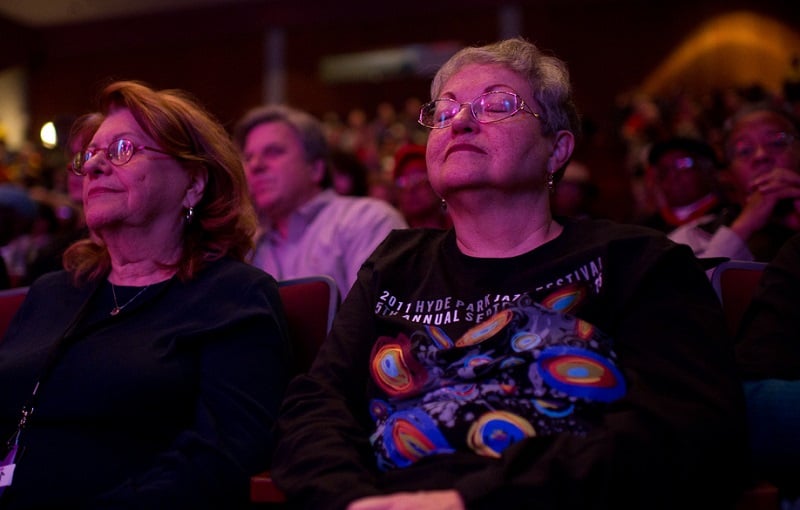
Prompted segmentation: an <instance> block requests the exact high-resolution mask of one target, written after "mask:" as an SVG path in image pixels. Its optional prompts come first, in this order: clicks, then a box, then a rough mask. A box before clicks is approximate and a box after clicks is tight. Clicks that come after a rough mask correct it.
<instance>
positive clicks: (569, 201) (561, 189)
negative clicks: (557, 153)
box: [550, 161, 598, 218]
mask: <svg viewBox="0 0 800 510" xmlns="http://www.w3.org/2000/svg"><path fill="white" fill-rule="evenodd" d="M597 193H598V189H597V185H596V184H595V183H594V181H593V180H592V174H591V173H590V172H589V167H588V166H586V165H585V164H583V163H581V162H579V161H570V162H569V164H568V165H567V168H566V169H565V170H564V176H563V177H561V180H560V181H558V183H556V185H555V190H553V196H551V197H550V207H551V209H552V211H553V215H554V216H568V217H572V218H591V217H592V216H594V212H593V208H592V207H593V204H594V201H595V200H596V199H597Z"/></svg>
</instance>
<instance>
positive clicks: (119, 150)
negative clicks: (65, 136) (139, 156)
mask: <svg viewBox="0 0 800 510" xmlns="http://www.w3.org/2000/svg"><path fill="white" fill-rule="evenodd" d="M138 151H153V152H158V153H161V154H166V155H168V156H172V154H170V153H169V152H167V151H164V150H161V149H157V148H155V147H148V146H147V145H139V146H136V145H134V143H133V141H131V140H128V139H127V138H119V139H117V140H114V141H113V142H111V143H110V144H108V147H106V148H105V149H102V148H99V147H88V148H87V149H86V150H85V151H82V152H79V153H77V154H75V156H73V158H72V164H71V165H70V167H69V169H70V170H71V171H72V173H74V174H75V175H80V176H84V175H86V170H85V169H84V166H85V165H86V163H87V162H88V161H89V160H90V159H92V158H93V157H94V156H95V155H96V154H97V153H99V152H102V153H104V154H105V155H106V158H108V162H109V163H111V164H112V165H114V166H122V165H124V164H126V163H128V161H130V160H131V158H132V157H133V155H134V154H136V153H137V152H138Z"/></svg>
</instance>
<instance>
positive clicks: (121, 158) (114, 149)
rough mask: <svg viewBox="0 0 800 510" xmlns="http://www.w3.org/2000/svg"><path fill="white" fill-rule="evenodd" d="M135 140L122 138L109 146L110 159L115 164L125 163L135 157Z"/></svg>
mask: <svg viewBox="0 0 800 510" xmlns="http://www.w3.org/2000/svg"><path fill="white" fill-rule="evenodd" d="M133 150H134V149H133V142H131V141H130V140H127V139H125V138H120V139H119V140H116V141H114V142H111V145H109V146H108V160H109V161H111V162H112V163H114V164H115V165H124V164H125V163H127V162H128V161H130V160H131V158H132V157H133Z"/></svg>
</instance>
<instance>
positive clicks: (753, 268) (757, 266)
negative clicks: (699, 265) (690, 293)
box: [711, 260, 767, 334]
mask: <svg viewBox="0 0 800 510" xmlns="http://www.w3.org/2000/svg"><path fill="white" fill-rule="evenodd" d="M766 265H767V264H766V263H765V262H753V261H745V260H728V261H726V262H723V263H721V264H720V265H718V266H717V267H715V268H714V270H713V272H712V273H711V285H712V286H713V287H714V290H715V291H716V293H717V297H718V298H719V300H720V303H722V309H723V311H724V312H725V320H726V322H727V324H728V328H729V331H730V332H731V334H736V331H737V330H738V328H739V323H740V321H741V319H742V315H744V312H745V310H747V307H748V306H749V305H750V301H751V300H752V299H753V294H754V293H755V291H756V288H758V282H759V281H760V280H761V274H762V273H763V272H764V267H765V266H766Z"/></svg>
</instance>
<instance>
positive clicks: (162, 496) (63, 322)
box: [0, 260, 290, 509]
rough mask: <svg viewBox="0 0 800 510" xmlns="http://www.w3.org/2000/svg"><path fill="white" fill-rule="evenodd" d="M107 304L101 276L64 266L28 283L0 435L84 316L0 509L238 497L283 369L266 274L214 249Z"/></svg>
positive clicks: (3, 361) (254, 466)
mask: <svg viewBox="0 0 800 510" xmlns="http://www.w3.org/2000/svg"><path fill="white" fill-rule="evenodd" d="M124 290H125V288H122V289H120V288H117V293H118V297H119V298H120V304H122V303H123V302H124V301H125V300H127V298H125V299H123V298H122V296H121V295H120V292H121V291H124ZM127 290H128V297H130V296H131V295H133V294H131V293H134V294H135V292H134V291H135V289H131V288H128V289H127ZM136 292H138V291H136ZM112 306H113V300H112V297H111V294H110V287H109V284H108V283H107V282H106V281H105V280H104V281H103V283H102V284H100V285H89V286H86V287H84V288H76V287H74V286H73V285H72V284H71V283H70V277H69V275H68V274H67V273H65V272H63V271H62V272H57V273H50V274H48V275H45V276H43V277H42V278H40V279H39V280H38V281H37V282H36V283H34V285H33V286H32V287H31V289H30V292H29V294H28V296H27V299H26V301H25V302H24V304H23V306H22V308H21V309H20V311H19V313H18V314H17V316H16V317H15V318H14V322H13V323H12V324H11V326H10V328H9V330H8V333H7V336H6V337H5V339H4V341H3V342H2V343H0V388H2V391H0V432H2V434H3V435H2V438H3V441H5V438H6V437H8V436H9V435H10V434H11V432H12V431H13V430H14V428H15V426H16V423H17V421H18V420H19V416H20V410H21V408H22V406H23V404H24V403H25V402H26V399H27V398H28V397H29V396H30V394H31V391H32V389H33V386H34V383H35V381H36V380H37V377H39V376H40V374H41V372H42V367H43V365H44V364H45V358H46V357H47V356H48V354H49V353H50V352H51V350H52V346H53V344H54V343H56V342H57V341H58V340H59V339H60V338H61V337H62V335H63V334H64V333H65V331H67V330H68V327H69V325H70V324H71V323H72V322H73V320H74V319H75V318H76V317H78V316H79V315H80V316H82V319H81V320H80V321H79V322H78V324H77V325H76V327H75V328H74V329H73V332H72V333H70V334H67V335H66V336H65V337H64V340H63V341H64V342H65V345H66V346H67V347H66V349H65V350H64V352H63V354H62V355H61V356H59V358H58V361H57V363H56V364H55V366H54V368H53V370H52V372H51V373H50V374H49V376H48V377H47V378H46V379H45V380H44V381H43V382H42V385H41V388H40V391H39V397H38V400H37V402H36V405H35V409H34V412H33V415H32V417H31V419H30V420H29V424H28V426H27V428H26V429H24V430H23V432H22V436H21V444H22V445H23V446H24V447H25V452H24V454H23V455H22V458H21V459H20V461H19V462H18V465H17V467H16V472H15V474H14V483H13V484H12V486H11V487H10V488H9V489H8V491H7V492H6V494H4V499H3V504H2V505H0V506H2V507H3V508H14V509H16V508H106V509H107V508H148V509H158V508H164V509H166V508H170V509H174V508H194V509H197V508H226V509H227V508H236V507H239V506H242V505H244V504H245V503H246V502H247V499H248V487H249V486H248V481H249V475H252V474H255V473H256V472H258V471H259V470H262V469H264V468H266V467H267V465H268V459H269V457H270V455H271V453H272V448H273V439H272V433H273V430H272V428H273V424H274V421H275V418H276V415H277V409H278V406H279V403H280V399H281V398H282V395H283V392H284V389H285V385H286V382H287V381H288V377H289V374H288V373H287V367H288V366H290V364H289V362H288V356H289V347H288V340H287V336H286V327H285V323H284V319H283V318H282V317H283V315H282V309H281V305H280V298H279V296H278V291H277V286H276V284H275V281H274V279H273V278H272V277H271V276H269V275H267V274H266V273H264V272H263V271H261V270H259V269H256V268H254V267H252V266H249V265H247V264H245V263H241V262H234V261H231V260H222V261H218V262H215V263H212V264H211V265H210V266H209V267H207V268H206V269H205V270H203V271H201V272H200V273H199V274H198V275H197V277H196V278H195V279H193V280H192V281H189V282H186V283H183V282H180V281H178V280H177V279H175V278H173V279H171V280H169V281H168V282H166V283H162V284H158V285H155V286H153V287H151V288H148V290H147V291H145V292H144V293H143V294H142V295H141V296H139V297H137V298H136V299H135V300H134V301H133V302H131V304H130V305H129V306H127V307H125V308H124V309H123V310H122V312H121V313H120V314H119V315H117V316H115V317H112V316H110V315H109V312H110V310H111V308H112Z"/></svg>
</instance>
